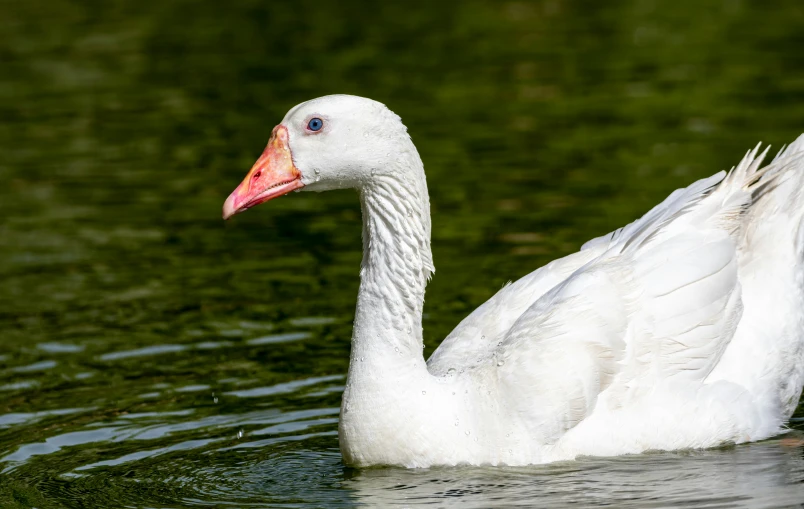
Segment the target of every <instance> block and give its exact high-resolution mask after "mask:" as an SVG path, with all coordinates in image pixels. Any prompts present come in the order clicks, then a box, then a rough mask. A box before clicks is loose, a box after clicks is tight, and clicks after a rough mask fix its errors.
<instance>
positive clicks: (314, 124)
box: [307, 117, 324, 132]
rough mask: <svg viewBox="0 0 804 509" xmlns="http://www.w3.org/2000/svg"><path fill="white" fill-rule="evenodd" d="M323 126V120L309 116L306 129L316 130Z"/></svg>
mask: <svg viewBox="0 0 804 509" xmlns="http://www.w3.org/2000/svg"><path fill="white" fill-rule="evenodd" d="M322 127H324V121H323V120H321V119H320V118H318V117H316V118H311V119H310V121H309V122H307V129H309V130H311V131H313V132H316V131H320V130H321V128H322Z"/></svg>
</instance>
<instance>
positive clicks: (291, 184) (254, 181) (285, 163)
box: [223, 125, 304, 219]
mask: <svg viewBox="0 0 804 509" xmlns="http://www.w3.org/2000/svg"><path fill="white" fill-rule="evenodd" d="M300 187H304V184H302V182H301V172H299V170H298V169H297V168H296V166H295V165H294V164H293V157H292V156H291V153H290V147H289V146H288V129H287V127H285V126H283V125H278V126H276V127H274V130H273V132H272V133H271V139H270V140H269V141H268V146H266V147H265V150H264V151H263V152H262V155H261V156H260V158H259V159H257V162H256V163H254V166H252V167H251V170H250V171H249V172H248V175H246V178H245V179H243V182H241V183H240V185H239V186H237V189H235V190H234V191H232V194H230V195H229V197H228V198H227V199H226V203H224V204H223V218H224V219H229V218H230V217H232V216H233V215H235V214H238V213H240V212H243V211H244V210H246V209H250V208H251V207H254V206H255V205H259V204H260V203H263V202H266V201H268V200H271V199H273V198H277V197H279V196H282V195H283V194H288V193H289V192H291V191H293V190H294V189H299V188H300Z"/></svg>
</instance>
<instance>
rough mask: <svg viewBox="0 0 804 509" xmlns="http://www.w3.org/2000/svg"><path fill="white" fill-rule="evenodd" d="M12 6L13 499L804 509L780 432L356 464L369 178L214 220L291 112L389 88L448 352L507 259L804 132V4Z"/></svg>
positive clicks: (3, 150)
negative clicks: (485, 458) (357, 305)
mask: <svg viewBox="0 0 804 509" xmlns="http://www.w3.org/2000/svg"><path fill="white" fill-rule="evenodd" d="M369 5H370V6H369ZM2 7H3V15H2V16H0V61H2V67H1V68H0V69H2V70H1V71H0V118H2V122H0V184H2V185H0V278H1V279H0V280H2V285H0V471H2V474H0V505H2V506H3V507H9V506H10V507H14V506H18V507H39V508H48V507H84V508H94V507H170V508H179V507H195V506H203V507H231V506H234V507H273V506H283V507H320V506H344V507H346V506H355V505H368V506H389V505H394V504H398V505H402V506H412V505H418V504H433V505H436V506H451V505H457V504H461V505H462V506H467V507H489V506H506V505H522V506H533V505H534V504H536V503H538V504H539V505H541V506H546V507H551V506H552V507H568V506H573V505H575V506H583V507H587V506H595V505H614V506H618V507H622V506H629V505H630V506H634V507H663V506H668V505H674V506H687V507H772V506H773V507H780V506H781V507H785V506H795V505H797V504H799V505H800V504H801V501H802V500H804V448H802V447H801V446H800V445H797V442H796V440H782V439H781V438H778V439H774V440H769V441H765V442H763V443H758V444H750V445H743V446H738V447H730V448H724V449H719V450H713V451H695V452H689V451H687V452H679V453H656V454H645V455H639V456H630V457H623V458H615V459H581V460H579V461H577V462H571V463H564V464H557V465H548V466H540V467H531V468H516V469H514V468H469V467H461V468H453V469H429V470H415V471H409V470H403V469H370V470H363V471H356V470H350V469H346V468H344V466H343V465H342V463H341V460H340V455H339V453H338V442H337V432H336V430H337V419H338V406H339V404H340V397H341V392H342V390H343V385H344V382H345V378H344V375H345V373H346V369H347V359H348V350H349V337H350V334H351V320H352V314H353V312H354V299H355V296H356V292H357V283H358V279H357V273H358V266H359V262H360V245H361V244H360V218H359V206H358V203H357V197H356V195H355V193H353V192H349V191H339V192H332V193H326V194H322V195H317V194H313V193H310V194H306V193H301V194H294V195H292V196H291V197H289V198H283V199H281V200H277V201H276V202H272V203H271V204H269V205H264V206H263V207H260V208H258V209H255V210H253V211H250V212H248V213H247V214H243V215H241V216H238V217H237V218H235V219H234V220H233V221H230V222H229V223H227V224H224V223H223V222H222V221H221V220H220V207H221V204H222V202H223V200H224V198H225V197H226V196H227V194H228V193H229V192H230V191H231V190H232V189H233V188H234V186H235V185H236V184H237V183H238V182H239V181H240V179H241V178H242V177H243V175H244V174H245V172H246V171H247V169H248V168H249V167H250V166H251V163H252V162H253V161H254V159H256V157H257V155H259V153H260V152H261V150H262V147H263V146H264V144H265V142H266V141H267V138H268V136H269V134H270V131H271V129H272V127H273V126H274V124H276V123H277V122H278V121H279V120H280V119H281V118H282V116H283V115H284V113H285V111H286V110H287V109H288V108H290V107H291V106H293V105H294V104H296V103H298V102H300V101H302V100H305V99H309V98H311V97H315V96H319V95H323V94H327V93H336V92H337V93H352V94H359V95H366V96H370V97H373V98H375V99H378V100H380V101H383V102H385V103H386V104H388V105H389V106H390V107H391V108H392V109H393V110H394V111H396V112H397V113H398V114H400V115H401V116H402V118H403V120H404V121H405V123H406V125H407V126H408V128H409V131H410V133H411V135H412V137H413V139H414V141H415V142H416V144H417V146H418V148H419V150H420V152H421V155H422V157H423V159H424V161H425V167H426V169H427V175H428V182H429V186H430V192H431V201H432V214H433V246H434V249H433V251H434V257H435V263H436V267H437V269H438V271H437V273H436V275H435V278H434V280H433V282H432V283H431V284H430V286H429V287H428V295H427V304H426V308H425V312H426V316H425V324H424V326H425V338H426V340H425V341H426V352H425V353H426V354H427V355H429V354H430V353H431V352H432V350H433V349H434V348H435V347H436V346H437V345H438V342H439V340H440V338H443V337H444V336H445V335H446V334H447V333H448V332H449V331H450V330H451V329H452V327H454V325H455V324H457V322H458V321H459V320H460V319H461V318H463V317H464V316H466V314H467V313H468V312H470V311H471V310H472V309H474V308H475V307H476V306H477V305H479V304H480V303H482V302H483V301H484V300H485V299H487V298H488V297H489V296H491V295H492V294H493V292H494V291H495V290H496V289H497V288H499V287H500V286H501V285H502V284H504V283H505V282H506V281H508V280H510V279H515V278H517V277H519V276H522V275H524V274H526V273H528V272H530V271H531V270H533V269H535V268H537V267H539V266H540V265H542V264H544V263H546V262H547V261H549V260H551V259H554V258H556V257H559V256H562V255H564V254H567V253H570V252H572V251H574V250H576V249H577V248H578V247H579V246H580V244H581V243H583V242H584V241H585V240H587V239H589V238H591V237H593V236H597V235H600V234H603V233H606V232H608V231H610V230H612V229H614V228H616V227H618V226H621V225H623V224H625V223H627V222H629V221H631V220H632V219H634V218H635V217H637V216H638V215H640V214H641V213H643V212H644V211H646V210H647V209H648V208H649V207H650V206H651V205H653V204H655V203H656V202H658V201H659V200H661V199H662V198H663V197H664V196H666V195H667V194H668V193H669V192H670V191H672V190H673V189H675V188H677V187H680V186H683V185H686V184H687V183H689V182H690V181H692V180H694V179H696V178H700V177H703V176H707V175H709V174H711V173H714V172H715V171H718V170H720V169H723V168H728V167H730V166H731V165H733V164H735V163H736V162H737V161H738V160H739V159H740V157H741V156H742V154H743V153H744V151H745V150H747V149H748V148H750V147H752V146H753V145H754V144H755V143H756V142H758V141H760V140H762V141H765V142H770V143H772V144H774V145H775V146H776V147H779V146H781V144H782V143H785V142H789V141H791V140H792V139H793V138H794V137H795V136H796V135H797V134H799V133H800V132H801V131H804V53H802V52H801V48H802V47H804V7H803V6H802V5H801V3H800V2H798V1H780V2H774V3H773V6H770V5H767V4H761V3H759V2H747V1H736V0H735V1H723V2H708V3H701V2H691V1H687V0H677V1H675V2H656V1H622V2H605V3H600V4H599V5H598V6H596V7H595V6H594V5H590V3H589V2H571V1H560V0H552V1H544V2H496V1H491V0H487V1H467V2H448V1H443V2H419V1H410V2H404V3H402V2H400V3H398V5H384V4H383V5H377V4H376V3H371V4H367V3H364V2H358V1H342V2H332V3H330V2H320V1H306V0H305V1H297V2H292V3H291V2H267V1H264V0H261V1H256V0H253V1H249V0H247V1H238V2H223V3H221V2H180V1H178V2H169V3H165V2H156V1H152V0H149V1H139V2H134V1H120V2H94V1H86V2H69V1H66V0H41V1H38V2H3V5H2ZM802 415H803V414H802V411H801V408H800V409H799V413H798V414H797V419H798V420H794V421H793V422H792V424H791V426H792V427H793V428H794V429H795V430H804V423H802V421H801V420H800V417H799V416H802ZM791 436H792V438H796V437H798V438H801V437H804V434H802V431H794V432H793V433H792V435H791ZM788 438H790V437H788Z"/></svg>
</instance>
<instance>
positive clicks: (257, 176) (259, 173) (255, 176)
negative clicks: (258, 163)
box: [253, 171, 262, 179]
mask: <svg viewBox="0 0 804 509" xmlns="http://www.w3.org/2000/svg"><path fill="white" fill-rule="evenodd" d="M260 175H262V172H261V171H258V172H257V173H255V174H254V177H253V178H255V179H258V178H260Z"/></svg>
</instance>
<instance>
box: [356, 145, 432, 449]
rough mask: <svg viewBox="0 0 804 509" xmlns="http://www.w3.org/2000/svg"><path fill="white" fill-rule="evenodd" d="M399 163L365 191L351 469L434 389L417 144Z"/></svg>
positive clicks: (425, 203) (425, 215) (426, 229)
mask: <svg viewBox="0 0 804 509" xmlns="http://www.w3.org/2000/svg"><path fill="white" fill-rule="evenodd" d="M394 164H396V165H398V167H396V168H393V167H392V168H383V169H378V170H377V175H375V176H374V178H372V179H371V181H370V182H368V183H366V184H365V185H364V186H363V187H362V188H361V189H360V201H361V206H362V212H363V261H362V264H361V269H360V291H359V294H358V298H357V309H356V312H355V321H354V330H353V333H352V351H351V358H350V362H349V374H348V377H347V383H346V389H345V391H344V396H343V403H342V406H341V421H340V439H341V450H342V452H343V453H344V457H345V458H347V460H348V461H350V462H351V463H361V462H362V461H361V459H362V460H365V459H366V458H365V457H362V458H361V455H364V454H366V451H369V450H374V449H377V450H380V449H381V448H379V447H374V444H372V443H371V440H372V436H374V437H376V438H377V439H380V437H381V436H383V435H384V434H385V433H386V430H388V429H393V428H394V426H396V427H398V421H399V420H400V419H405V417H403V416H402V415H399V412H400V411H401V409H403V408H405V410H404V412H403V413H406V414H408V415H410V414H411V413H413V414H417V415H418V414H420V413H422V412H423V410H424V408H425V407H426V403H423V402H422V398H423V397H426V396H427V394H426V392H427V390H428V387H430V386H431V384H432V383H433V382H432V379H433V377H432V376H430V374H429V373H428V372H427V366H426V364H425V361H424V357H423V354H422V348H423V339H422V306H423V304H424V289H425V285H426V284H427V280H428V278H429V276H430V274H431V273H432V272H433V270H434V268H433V262H432V254H431V251H430V205H429V198H428V195H427V184H426V181H425V178H424V170H423V168H422V163H421V160H420V159H419V156H418V154H417V153H416V150H415V148H413V145H412V144H410V149H408V150H404V151H402V152H401V154H400V156H399V157H398V158H397V159H396V160H395V163H394ZM431 397H432V396H431ZM419 403H421V406H418V405H419ZM385 445H386V446H387V444H385Z"/></svg>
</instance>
